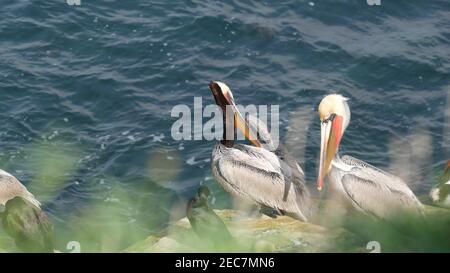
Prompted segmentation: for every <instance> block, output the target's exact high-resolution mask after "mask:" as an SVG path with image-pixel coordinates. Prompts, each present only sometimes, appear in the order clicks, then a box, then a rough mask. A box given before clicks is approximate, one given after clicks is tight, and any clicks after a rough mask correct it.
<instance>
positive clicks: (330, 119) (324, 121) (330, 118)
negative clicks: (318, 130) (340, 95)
mask: <svg viewBox="0 0 450 273" xmlns="http://www.w3.org/2000/svg"><path fill="white" fill-rule="evenodd" d="M335 118H336V114H335V113H333V114H331V115H329V116H328V117H327V118H326V119H324V120H323V121H322V123H324V124H325V123H328V122H329V121H333V120H334V119H335Z"/></svg>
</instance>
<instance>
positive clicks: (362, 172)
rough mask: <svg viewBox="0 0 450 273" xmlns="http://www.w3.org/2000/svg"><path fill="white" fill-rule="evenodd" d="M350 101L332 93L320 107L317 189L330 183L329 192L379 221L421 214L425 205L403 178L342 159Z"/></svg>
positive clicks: (324, 99)
mask: <svg viewBox="0 0 450 273" xmlns="http://www.w3.org/2000/svg"><path fill="white" fill-rule="evenodd" d="M347 101H348V99H347V98H345V97H343V96H342V95H339V94H331V95H328V96H326V97H324V98H323V99H322V101H321V102H320V104H319V117H320V124H321V141H320V161H319V173H318V178H317V188H318V190H322V188H323V187H324V181H325V180H327V181H328V182H329V188H330V189H329V190H330V191H332V192H333V193H337V194H338V195H340V196H341V197H343V198H342V199H343V200H345V201H346V203H347V204H348V205H350V207H353V208H355V209H357V210H359V211H361V212H363V213H366V214H371V215H375V216H377V217H379V218H389V217H392V216H394V215H397V213H399V212H403V211H408V212H420V211H422V207H423V205H422V204H421V203H420V201H419V200H418V199H417V198H416V196H415V195H414V193H413V192H412V191H411V189H410V188H409V187H408V185H407V184H406V183H405V182H404V181H403V180H402V179H401V178H399V177H397V176H394V175H392V174H390V173H387V172H384V171H382V170H380V169H378V168H376V167H374V166H372V165H370V164H368V163H366V162H364V161H361V160H359V159H356V158H354V157H351V156H348V155H345V156H343V157H340V156H339V152H338V151H339V146H340V143H341V139H342V137H343V135H344V132H345V130H346V129H347V127H348V125H349V123H350V108H349V106H348V102H347Z"/></svg>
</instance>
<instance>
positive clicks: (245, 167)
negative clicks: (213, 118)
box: [209, 81, 310, 222]
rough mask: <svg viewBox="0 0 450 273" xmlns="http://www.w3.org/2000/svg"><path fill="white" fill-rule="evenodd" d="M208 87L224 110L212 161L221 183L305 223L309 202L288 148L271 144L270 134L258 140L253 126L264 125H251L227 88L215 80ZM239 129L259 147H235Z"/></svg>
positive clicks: (245, 196)
mask: <svg viewBox="0 0 450 273" xmlns="http://www.w3.org/2000/svg"><path fill="white" fill-rule="evenodd" d="M209 87H210V89H211V91H212V93H213V96H214V99H215V101H216V104H217V105H218V106H220V108H221V109H222V113H223V123H224V126H223V127H224V128H223V129H224V131H223V139H222V140H221V141H220V143H218V144H216V145H215V147H214V149H213V152H212V160H211V168H212V174H213V176H214V177H215V178H216V180H217V181H218V183H219V184H220V185H221V186H222V187H223V188H224V189H225V190H226V191H227V192H229V193H230V194H232V195H234V196H236V197H238V198H241V199H244V200H249V201H252V202H254V203H256V204H258V205H260V206H262V207H263V208H264V207H266V208H270V209H273V210H275V211H277V212H278V213H281V214H285V215H288V216H291V217H293V218H296V219H299V220H301V221H305V222H306V221H307V220H308V217H309V215H310V200H309V192H308V190H307V188H306V186H305V184H304V181H305V180H304V174H303V171H302V169H301V168H300V167H299V166H298V164H297V163H296V162H295V160H293V158H292V157H290V156H289V155H288V154H287V153H286V150H285V149H283V148H280V149H274V148H275V147H273V145H270V143H271V141H270V139H269V138H270V136H268V134H264V137H261V136H260V137H259V138H258V136H257V135H256V134H255V132H254V131H252V130H251V129H250V127H253V128H254V127H255V126H256V127H258V126H259V127H261V124H255V119H252V120H253V123H252V124H249V121H250V120H248V119H247V120H245V119H244V118H243V117H242V115H241V113H240V112H239V111H238V109H237V107H236V105H235V102H234V98H233V94H232V93H231V90H230V88H229V87H228V86H227V85H225V84H224V83H222V82H214V81H213V82H211V83H210V85H209ZM256 120H257V119H256ZM230 124H231V125H230ZM236 128H239V129H240V130H241V131H242V132H243V133H244V136H245V137H246V138H247V139H248V140H250V142H251V143H252V144H253V145H255V146H256V147H254V146H249V145H244V144H235V143H234V134H235V131H236ZM228 130H231V133H230V132H229V131H228ZM266 130H267V128H266ZM259 132H261V131H259ZM255 135H256V136H255ZM261 140H264V141H263V142H264V143H261V142H262V141H261Z"/></svg>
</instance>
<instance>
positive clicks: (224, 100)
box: [209, 81, 261, 147]
mask: <svg viewBox="0 0 450 273" xmlns="http://www.w3.org/2000/svg"><path fill="white" fill-rule="evenodd" d="M209 88H210V89H211V92H212V93H213V96H214V100H215V101H216V104H217V105H218V106H220V108H221V109H222V112H223V113H224V115H226V113H228V112H227V111H226V110H227V108H229V110H231V112H232V113H233V118H234V122H233V124H234V128H235V129H236V128H237V129H239V130H240V131H241V132H242V133H243V134H244V136H245V138H246V139H248V140H249V141H250V142H251V143H252V144H253V145H255V146H256V147H261V142H259V140H258V138H257V137H256V136H255V135H254V133H253V132H251V131H250V127H249V125H248V123H247V121H246V120H245V119H244V117H243V116H242V114H241V112H239V110H238V108H237V106H236V104H235V102H234V98H233V95H231V91H229V90H226V91H225V90H222V89H221V88H220V85H219V84H218V83H217V82H215V81H211V83H210V84H209Z"/></svg>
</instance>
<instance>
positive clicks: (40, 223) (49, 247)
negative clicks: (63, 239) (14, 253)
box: [0, 170, 53, 252]
mask: <svg viewBox="0 0 450 273" xmlns="http://www.w3.org/2000/svg"><path fill="white" fill-rule="evenodd" d="M0 208H1V210H0V218H1V219H2V223H3V228H4V229H5V231H6V233H7V234H8V235H9V236H11V237H12V238H13V239H14V241H15V242H16V245H17V247H18V248H19V249H20V250H22V251H25V252H52V251H53V226H52V224H51V223H50V221H49V219H48V218H47V216H46V215H45V213H44V212H43V211H42V210H41V208H40V203H39V201H38V200H36V198H35V197H34V196H33V194H31V193H30V192H29V191H28V190H27V189H26V188H25V186H24V185H22V183H20V182H19V180H17V179H16V178H15V177H14V176H12V175H11V174H9V173H7V172H5V171H3V170H0Z"/></svg>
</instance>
